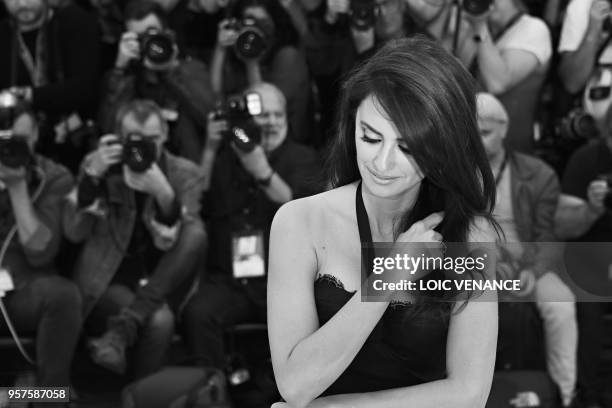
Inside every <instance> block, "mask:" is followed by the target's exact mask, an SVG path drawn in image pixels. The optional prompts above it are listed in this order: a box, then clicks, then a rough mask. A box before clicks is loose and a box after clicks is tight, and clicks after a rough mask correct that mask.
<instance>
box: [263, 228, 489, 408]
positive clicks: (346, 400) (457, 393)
mask: <svg viewBox="0 0 612 408" xmlns="http://www.w3.org/2000/svg"><path fill="white" fill-rule="evenodd" d="M477 221H479V222H477V223H475V224H474V226H473V228H472V233H471V234H470V239H469V240H470V242H490V241H491V239H492V238H493V237H494V236H495V232H494V231H493V229H492V228H491V227H490V226H489V225H488V223H486V222H481V221H483V220H477ZM493 269H494V268H493ZM460 306H461V305H459V306H457V307H460ZM457 307H456V309H457ZM497 323H498V322H497V294H496V293H495V292H485V293H483V294H482V295H481V296H480V297H479V298H477V299H476V300H471V301H470V302H469V303H468V304H467V305H466V306H465V307H464V308H463V309H461V310H460V311H457V310H455V311H454V313H453V314H452V316H451V321H450V325H449V332H448V339H447V349H446V356H447V358H446V366H447V378H445V379H443V380H438V381H432V382H429V383H425V384H420V385H416V386H411V387H403V388H396V389H390V390H385V391H378V392H370V393H358V394H345V395H333V396H329V397H324V398H319V399H317V400H315V401H312V402H311V403H310V404H308V405H307V407H308V408H324V407H325V408H342V407H350V408H361V407H363V408H377V407H380V408H394V407H401V408H406V407H419V408H445V407H449V408H461V407H465V408H478V407H484V406H485V404H486V401H487V398H488V395H489V391H490V388H491V382H492V379H493V369H494V366H495V353H496V346H497ZM297 406H298V405H292V403H291V401H289V403H288V404H287V407H285V408H289V407H291V408H294V407H297ZM274 408H282V404H281V406H279V407H276V406H275V407H274Z"/></svg>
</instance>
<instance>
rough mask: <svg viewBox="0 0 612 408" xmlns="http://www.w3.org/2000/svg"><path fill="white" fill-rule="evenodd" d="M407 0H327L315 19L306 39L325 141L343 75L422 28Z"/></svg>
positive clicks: (331, 127)
mask: <svg viewBox="0 0 612 408" xmlns="http://www.w3.org/2000/svg"><path fill="white" fill-rule="evenodd" d="M406 3H407V2H406V1H404V0H327V3H326V4H325V5H324V7H325V12H324V14H323V15H322V16H321V17H320V18H318V19H313V23H312V24H311V28H310V31H309V36H308V37H307V40H306V42H305V45H306V51H307V54H306V55H307V58H308V65H309V67H310V70H311V72H312V74H313V77H314V78H315V80H316V82H317V87H318V91H319V94H320V98H319V99H320V103H321V109H320V110H321V116H322V117H321V126H322V129H323V131H324V134H323V137H324V140H323V142H322V143H319V144H320V145H324V144H325V143H324V142H325V141H326V140H327V139H329V138H330V137H333V136H334V135H332V133H333V121H334V119H335V118H334V115H335V108H336V106H335V105H336V101H337V99H338V95H339V92H340V89H339V86H340V82H341V78H342V77H343V76H345V75H346V74H347V73H348V72H349V71H350V70H351V69H353V68H354V67H355V66H356V65H357V64H359V63H360V62H362V61H364V60H366V59H368V58H369V57H370V56H371V55H372V54H373V53H374V51H375V50H376V48H378V47H379V46H381V45H383V44H384V43H385V42H386V41H389V40H391V39H393V38H401V37H407V36H410V35H413V34H415V33H417V32H419V30H418V29H417V26H416V24H415V22H414V21H413V19H412V17H411V16H410V14H409V13H407V12H406Z"/></svg>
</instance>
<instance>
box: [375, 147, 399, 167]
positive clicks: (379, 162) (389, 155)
mask: <svg viewBox="0 0 612 408" xmlns="http://www.w3.org/2000/svg"><path fill="white" fill-rule="evenodd" d="M393 166H395V154H394V149H393V146H392V144H391V143H381V144H380V148H379V149H378V152H377V153H376V157H375V158H374V167H375V170H376V171H379V172H381V173H384V172H386V171H389V170H391V169H393Z"/></svg>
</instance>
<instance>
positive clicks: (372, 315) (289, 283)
mask: <svg viewBox="0 0 612 408" xmlns="http://www.w3.org/2000/svg"><path fill="white" fill-rule="evenodd" d="M311 204H312V201H309V200H308V199H306V200H296V201H292V202H290V203H288V204H286V205H284V206H283V207H282V208H281V209H280V210H279V211H278V213H277V214H276V216H275V218H274V222H273V224H272V231H271V235H270V261H269V275H268V331H269V337H270V348H271V352H272V364H273V366H274V374H275V377H276V381H277V384H278V388H279V391H280V393H281V395H282V396H283V398H284V399H285V400H286V401H288V403H289V404H290V405H291V406H294V407H305V406H307V405H308V404H310V403H311V402H312V401H313V400H314V399H315V398H316V397H318V396H319V395H320V394H321V393H322V392H324V391H325V390H326V389H327V388H328V387H329V386H330V385H331V384H332V383H333V382H334V381H335V380H336V379H337V378H338V377H339V376H340V375H341V374H342V373H343V372H344V370H345V369H346V368H347V367H348V365H349V364H350V363H351V362H352V361H353V359H354V358H355V356H356V355H357V353H358V352H359V350H360V349H361V347H362V346H363V343H364V342H365V340H366V339H367V337H368V335H369V334H370V333H371V331H372V329H373V328H374V326H376V324H377V323H378V321H379V320H380V318H381V316H382V315H383V313H384V311H385V310H386V308H387V305H388V303H387V302H380V303H365V302H362V301H361V295H360V291H359V290H358V291H357V292H356V293H355V295H353V297H352V298H351V299H350V300H349V301H348V302H347V303H346V304H345V305H344V306H343V307H342V308H341V309H340V310H339V311H338V313H336V315H335V316H334V317H332V318H331V319H330V320H329V321H328V322H327V323H325V324H324V325H323V326H319V321H318V317H317V311H316V306H315V300H314V285H313V282H314V280H315V275H316V272H317V267H318V265H317V255H316V252H315V245H314V244H313V242H311V237H312V234H311V232H310V229H309V226H310V225H312V223H313V222H314V219H315V216H313V215H312V213H313V211H312V208H311V206H310V205H311Z"/></svg>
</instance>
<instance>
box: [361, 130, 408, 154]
mask: <svg viewBox="0 0 612 408" xmlns="http://www.w3.org/2000/svg"><path fill="white" fill-rule="evenodd" d="M361 140H363V141H364V142H366V143H371V144H374V143H378V142H380V140H379V139H373V138H371V137H368V136H367V135H366V134H365V131H364V132H363V136H361ZM397 147H398V148H399V149H400V151H401V152H402V153H404V154H410V149H408V148H407V147H405V146H401V145H397Z"/></svg>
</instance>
